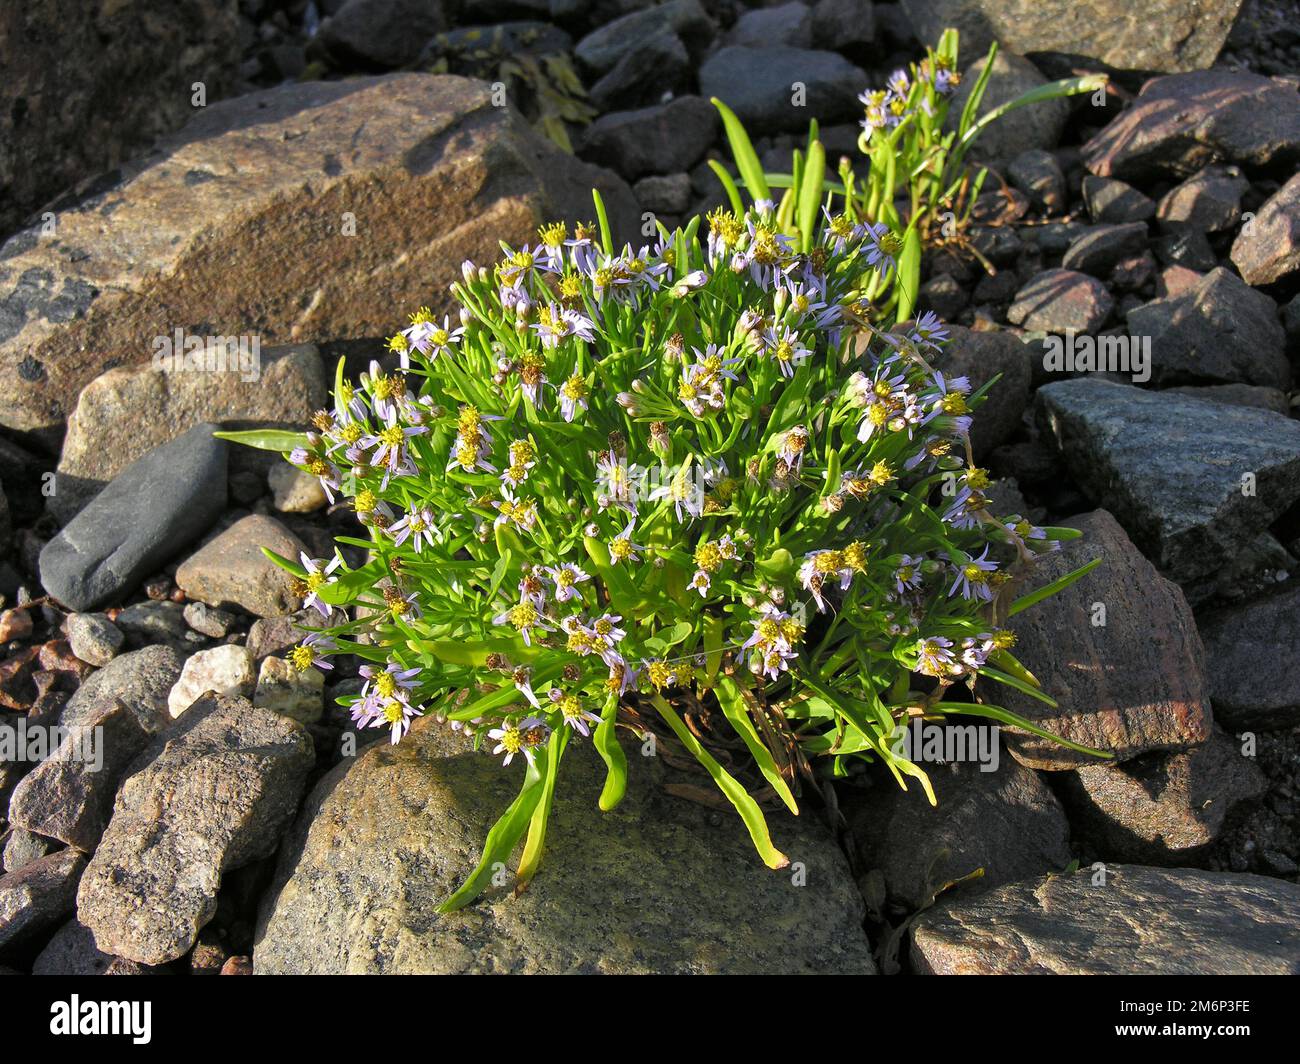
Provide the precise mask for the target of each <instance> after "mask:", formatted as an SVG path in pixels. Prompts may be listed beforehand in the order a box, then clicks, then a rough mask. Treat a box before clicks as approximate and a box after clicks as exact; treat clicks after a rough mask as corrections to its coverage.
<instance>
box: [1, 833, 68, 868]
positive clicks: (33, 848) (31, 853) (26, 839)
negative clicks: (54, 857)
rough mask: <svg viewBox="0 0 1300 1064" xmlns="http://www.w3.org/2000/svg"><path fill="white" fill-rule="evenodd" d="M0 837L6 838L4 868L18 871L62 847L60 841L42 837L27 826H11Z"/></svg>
mask: <svg viewBox="0 0 1300 1064" xmlns="http://www.w3.org/2000/svg"><path fill="white" fill-rule="evenodd" d="M0 838H3V839H4V870H5V871H6V872H17V871H18V870H19V869H20V868H26V867H27V866H28V865H29V864H31V863H32V862H33V861H39V860H40V859H41V858H42V857H47V856H49V855H50V854H52V853H54V852H55V851H56V850H58V849H60V848H61V847H60V846H59V844H58V843H56V842H54V841H52V840H51V839H46V838H42V837H41V836H40V835H37V834H36V833H35V832H33V831H28V830H27V829H26V828H19V827H11V828H9V830H8V831H6V832H5V833H4V835H3V836H0Z"/></svg>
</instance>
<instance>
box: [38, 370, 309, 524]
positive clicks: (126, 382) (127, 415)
mask: <svg viewBox="0 0 1300 1064" xmlns="http://www.w3.org/2000/svg"><path fill="white" fill-rule="evenodd" d="M250 354H251V352H250ZM325 394H326V393H325V371H324V369H323V368H322V366H321V359H320V354H319V353H318V352H317V350H316V348H315V347H313V346H312V345H311V344H304V345H302V346H299V347H279V348H271V349H269V350H265V351H262V352H261V357H260V360H252V359H250V361H249V362H248V363H247V364H246V365H243V366H241V365H240V364H239V363H238V362H237V361H232V362H231V363H230V364H229V368H226V369H219V370H214V371H211V372H209V371H206V370H200V369H192V368H189V367H186V366H183V365H182V366H176V365H174V364H172V363H163V364H162V365H161V366H159V367H155V366H153V365H145V366H122V367H119V368H117V369H110V370H109V371H108V372H107V373H104V374H102V375H101V376H99V377H96V378H95V379H94V380H93V381H91V382H90V383H89V384H88V385H86V387H85V388H83V389H82V392H81V395H80V396H79V397H78V399H77V405H76V408H75V409H74V410H73V412H72V415H71V416H70V417H69V418H68V431H67V435H66V436H65V438H64V441H63V452H62V454H61V455H60V456H59V468H58V474H57V477H56V480H55V484H56V487H57V490H56V492H55V494H54V496H53V497H52V498H51V499H50V501H49V507H50V512H51V513H53V514H54V516H55V517H56V518H57V519H58V520H59V522H60V523H61V524H62V523H66V522H67V521H69V520H71V518H72V517H73V516H74V515H75V514H76V513H77V511H78V510H80V509H81V508H82V507H83V506H85V505H86V503H87V502H89V501H90V500H91V499H93V498H94V497H95V496H96V495H97V494H98V493H99V492H100V491H102V490H103V488H104V485H105V484H106V483H108V481H110V480H112V479H113V478H114V477H115V476H117V474H118V473H120V472H121V471H122V470H123V469H124V468H125V467H126V466H128V465H130V464H131V462H133V461H135V459H137V458H140V457H141V456H143V455H145V454H147V453H148V452H149V451H151V450H152V449H153V448H154V447H157V446H160V445H161V444H164V443H168V442H169V441H171V440H174V439H176V438H177V437H178V436H181V435H183V434H184V433H186V432H188V431H189V430H190V429H192V428H193V427H194V426H195V425H198V424H204V423H209V424H214V425H216V424H220V425H222V426H223V427H225V428H232V429H241V428H267V427H270V428H276V427H279V428H288V429H300V428H305V427H306V426H307V424H308V422H309V421H310V420H311V416H312V414H313V413H315V412H316V411H317V410H319V409H320V408H321V407H323V406H324V405H325ZM241 457H242V456H241Z"/></svg>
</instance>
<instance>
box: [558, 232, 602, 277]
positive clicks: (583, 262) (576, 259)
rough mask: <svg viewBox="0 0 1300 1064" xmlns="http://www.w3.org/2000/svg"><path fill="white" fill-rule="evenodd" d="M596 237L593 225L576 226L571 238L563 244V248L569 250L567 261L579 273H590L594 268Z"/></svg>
mask: <svg viewBox="0 0 1300 1064" xmlns="http://www.w3.org/2000/svg"><path fill="white" fill-rule="evenodd" d="M598 235H599V234H598V231H597V229H596V227H595V225H594V224H587V225H577V226H575V227H574V230H573V236H572V237H570V238H569V239H568V240H566V241H565V242H564V246H565V247H567V248H568V249H569V261H570V262H571V263H573V268H574V269H575V270H577V271H579V272H580V273H590V272H591V271H592V270H593V269H594V268H595V265H596V237H597V236H598Z"/></svg>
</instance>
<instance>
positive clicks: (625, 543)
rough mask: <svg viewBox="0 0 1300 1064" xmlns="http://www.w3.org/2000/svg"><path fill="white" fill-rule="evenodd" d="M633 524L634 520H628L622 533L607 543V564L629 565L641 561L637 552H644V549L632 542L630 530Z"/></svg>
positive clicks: (633, 518)
mask: <svg viewBox="0 0 1300 1064" xmlns="http://www.w3.org/2000/svg"><path fill="white" fill-rule="evenodd" d="M635 524H636V518H635V517H632V518H630V519H629V520H628V522H627V524H626V525H625V526H624V528H623V531H622V532H620V533H619V534H618V535H617V536H615V537H614V538H613V539H611V540H610V541H609V562H610V564H611V565H618V564H619V562H628V563H631V562H639V561H640V560H641V555H640V554H639V553H637V552H638V551H642V550H645V548H644V547H642V546H640V545H639V544H636V543H633V542H632V528H633V526H634V525H635Z"/></svg>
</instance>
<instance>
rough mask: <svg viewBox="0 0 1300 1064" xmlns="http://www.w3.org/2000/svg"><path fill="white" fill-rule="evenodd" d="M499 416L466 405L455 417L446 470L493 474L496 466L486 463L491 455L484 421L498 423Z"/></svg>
mask: <svg viewBox="0 0 1300 1064" xmlns="http://www.w3.org/2000/svg"><path fill="white" fill-rule="evenodd" d="M500 420H501V416H500V415H499V414H483V413H481V412H480V411H479V409H478V407H476V406H473V405H471V404H466V405H465V406H462V407H461V408H460V412H459V413H458V414H457V416H456V438H455V440H453V441H452V445H451V461H450V462H448V463H447V468H448V469H455V468H456V467H457V466H459V467H460V468H461V469H463V470H464V471H465V472H466V473H473V472H476V471H480V470H481V471H484V472H487V473H495V472H496V471H497V470H496V466H494V465H492V463H491V462H489V461H488V457H489V456H490V455H491V453H492V436H491V435H490V434H489V432H488V430H487V426H486V425H485V424H484V422H485V421H500Z"/></svg>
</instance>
